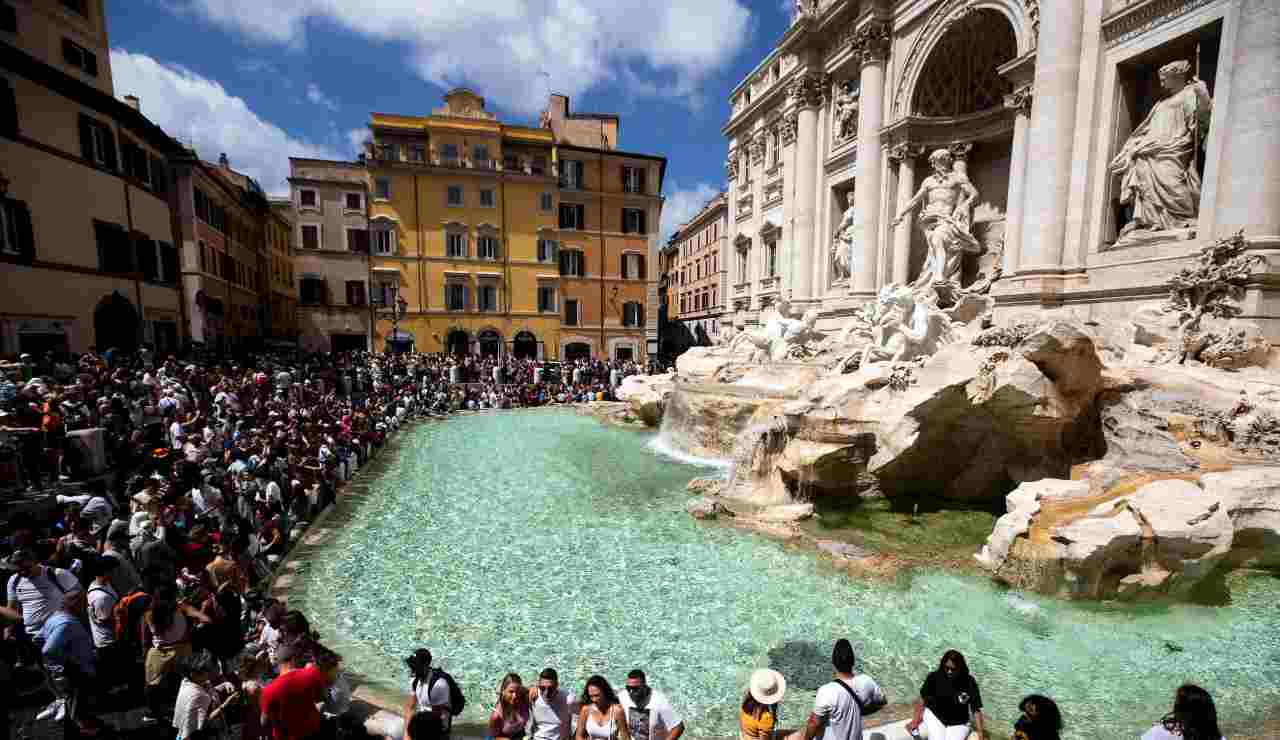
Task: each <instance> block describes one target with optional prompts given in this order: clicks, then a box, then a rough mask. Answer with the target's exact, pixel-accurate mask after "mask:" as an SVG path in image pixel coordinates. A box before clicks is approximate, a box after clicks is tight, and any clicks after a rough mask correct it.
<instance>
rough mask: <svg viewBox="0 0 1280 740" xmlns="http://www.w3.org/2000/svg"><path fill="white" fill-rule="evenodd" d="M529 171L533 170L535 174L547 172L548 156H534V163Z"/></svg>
mask: <svg viewBox="0 0 1280 740" xmlns="http://www.w3.org/2000/svg"><path fill="white" fill-rule="evenodd" d="M529 171H530V172H532V173H533V174H535V175H545V174H547V158H546V157H534V158H533V164H532V165H530V167H529Z"/></svg>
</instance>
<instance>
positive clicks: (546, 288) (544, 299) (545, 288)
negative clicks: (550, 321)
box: [538, 285, 556, 313]
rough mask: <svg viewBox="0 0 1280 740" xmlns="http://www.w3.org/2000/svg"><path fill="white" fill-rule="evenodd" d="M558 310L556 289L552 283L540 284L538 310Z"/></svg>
mask: <svg viewBox="0 0 1280 740" xmlns="http://www.w3.org/2000/svg"><path fill="white" fill-rule="evenodd" d="M555 310H556V289H555V288H554V287H552V286H550V285H540V286H538V312H539V313H554V312H555Z"/></svg>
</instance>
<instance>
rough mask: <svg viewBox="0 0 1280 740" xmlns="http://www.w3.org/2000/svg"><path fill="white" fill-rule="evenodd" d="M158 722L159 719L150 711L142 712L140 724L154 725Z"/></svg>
mask: <svg viewBox="0 0 1280 740" xmlns="http://www.w3.org/2000/svg"><path fill="white" fill-rule="evenodd" d="M159 723H160V720H158V719H156V718H155V717H152V716H151V714H150V713H144V714H143V715H142V724H144V725H155V724H159Z"/></svg>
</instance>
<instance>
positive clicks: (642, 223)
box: [636, 209, 649, 234]
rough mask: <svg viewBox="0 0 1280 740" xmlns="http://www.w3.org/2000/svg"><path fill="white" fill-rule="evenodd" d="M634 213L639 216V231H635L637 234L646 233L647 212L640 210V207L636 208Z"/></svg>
mask: <svg viewBox="0 0 1280 740" xmlns="http://www.w3.org/2000/svg"><path fill="white" fill-rule="evenodd" d="M636 214H637V215H638V216H639V217H640V230H639V231H637V232H636V233H637V234H648V233H649V229H648V226H649V224H647V223H646V221H647V220H648V219H647V218H646V217H647V216H648V214H647V213H645V211H643V210H641V209H637V210H636Z"/></svg>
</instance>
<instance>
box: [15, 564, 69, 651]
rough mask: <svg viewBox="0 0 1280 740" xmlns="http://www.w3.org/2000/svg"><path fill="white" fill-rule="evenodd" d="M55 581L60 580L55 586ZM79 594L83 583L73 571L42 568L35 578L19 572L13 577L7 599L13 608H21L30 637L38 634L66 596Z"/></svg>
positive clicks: (23, 620) (23, 623)
mask: <svg viewBox="0 0 1280 740" xmlns="http://www.w3.org/2000/svg"><path fill="white" fill-rule="evenodd" d="M54 578H57V579H58V583H57V584H56V585H55V584H54V582H53V580H52V579H54ZM59 586H61V588H59ZM79 591H80V581H78V580H76V577H75V576H74V575H72V574H71V571H66V570H62V569H60V568H59V569H57V570H55V569H53V568H50V567H48V566H41V567H40V574H39V575H37V576H35V577H33V578H28V577H26V576H20V575H18V574H17V573H14V574H13V575H12V576H10V577H9V587H8V599H9V604H10V605H15V604H21V605H22V625H23V627H25V628H26V630H27V634H28V635H38V634H40V628H41V627H43V626H44V621H45V620H46V619H48V618H49V616H50V615H51V614H53V613H54V612H55V611H57V609H58V607H60V606H62V597H63V595H65V594H69V593H77V592H79Z"/></svg>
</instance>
